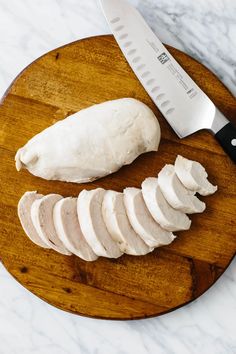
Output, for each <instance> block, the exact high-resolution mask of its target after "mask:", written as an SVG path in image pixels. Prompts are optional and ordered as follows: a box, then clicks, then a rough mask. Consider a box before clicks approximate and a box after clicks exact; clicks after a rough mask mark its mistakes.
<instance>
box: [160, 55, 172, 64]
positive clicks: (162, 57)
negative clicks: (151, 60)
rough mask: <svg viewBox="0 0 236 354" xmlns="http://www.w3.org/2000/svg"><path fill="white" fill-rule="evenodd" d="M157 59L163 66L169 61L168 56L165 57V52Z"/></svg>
mask: <svg viewBox="0 0 236 354" xmlns="http://www.w3.org/2000/svg"><path fill="white" fill-rule="evenodd" d="M157 59H158V60H159V62H160V63H161V64H165V63H166V62H167V61H169V60H170V58H169V57H168V55H167V54H166V53H165V52H163V53H161V54H160V55H159V56H158V57H157Z"/></svg>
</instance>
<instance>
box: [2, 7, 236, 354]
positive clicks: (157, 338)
mask: <svg viewBox="0 0 236 354" xmlns="http://www.w3.org/2000/svg"><path fill="white" fill-rule="evenodd" d="M130 1H131V2H132V3H133V4H134V5H136V6H137V7H138V8H139V9H140V11H141V12H142V13H143V15H144V16H145V18H146V20H147V22H148V23H149V24H150V25H151V27H152V28H153V30H154V31H155V32H156V33H158V36H159V38H160V39H161V40H162V41H163V42H165V43H168V44H171V45H173V46H175V47H177V48H179V49H181V50H183V51H185V52H187V53H189V54H190V55H192V56H193V57H195V58H197V59H198V60H199V61H200V62H202V63H203V64H205V65H206V66H208V67H209V68H210V69H211V70H212V71H213V72H215V73H216V75H217V76H218V77H219V78H220V79H221V80H222V81H223V82H224V84H225V85H226V86H227V87H228V88H229V89H230V90H231V92H232V93H234V94H235V95H236V20H235V19H236V2H235V1H232V0H198V1H195V2H193V1H192V0H158V1H157V0H130ZM104 33H109V29H108V27H107V24H106V21H105V19H104V17H103V15H102V12H101V9H100V6H99V3H98V1H96V0H47V1H46V0H34V1H32V0H0V48H1V49H0V96H2V95H3V93H4V92H5V90H6V89H7V87H8V85H9V84H10V83H11V81H12V80H13V79H14V78H15V76H16V75H17V74H18V73H19V72H20V71H21V70H22V69H23V68H24V67H25V66H26V65H28V64H29V63H30V62H32V61H33V60H34V59H35V58H37V57H38V56H40V55H42V54H43V53H45V52H47V51H49V50H51V49H53V48H55V47H58V46H61V45H64V44H66V43H68V42H71V41H73V40H76V39H79V38H83V37H88V36H91V35H97V34H104ZM235 299H236V259H235V260H234V261H233V262H232V264H231V266H230V267H229V268H228V270H227V271H226V272H225V274H224V275H223V276H222V277H221V278H220V280H218V281H217V283H216V284H215V285H214V286H213V287H212V288H211V289H210V290H209V291H208V292H207V293H205V294H204V295H203V296H202V297H201V298H199V299H198V300H196V301H194V302H193V303H191V304H190V305H187V306H185V307H184V308H181V309H179V310H177V311H175V312H172V313H170V314H167V315H164V316H161V317H159V318H153V319H148V320H141V321H130V322H112V321H101V320H93V319H87V318H83V317H79V316H75V315H71V314H68V313H65V312H63V311H60V310H58V309H55V308H53V307H52V306H50V305H48V304H46V303H44V302H42V301H41V300H39V299H38V298H36V297H35V296H34V295H32V294H31V293H29V292H28V291H27V290H25V289H24V288H23V287H22V286H21V285H19V284H18V283H17V282H16V281H15V280H14V279H13V278H12V277H11V276H10V275H9V274H8V273H7V271H6V270H5V269H4V267H3V266H2V265H1V264H0V354H15V353H17V354H18V353H20V354H31V353H32V352H33V353H35V354H54V353H55V354H64V353H73V354H74V353H77V354H80V353H82V354H87V353H88V354H89V353H94V354H95V353H96V354H106V353H109V354H113V353H114V354H118V353H119V354H133V353H135V354H147V353H148V354H149V353H151V354H152V353H157V354H190V353H191V354H195V353H196V354H199V353H201V354H233V353H236V301H235Z"/></svg>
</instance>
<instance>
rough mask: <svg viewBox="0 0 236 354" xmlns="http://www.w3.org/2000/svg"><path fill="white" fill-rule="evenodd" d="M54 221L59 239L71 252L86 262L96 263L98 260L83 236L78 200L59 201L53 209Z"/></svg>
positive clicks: (64, 199) (66, 199) (65, 199)
mask: <svg viewBox="0 0 236 354" xmlns="http://www.w3.org/2000/svg"><path fill="white" fill-rule="evenodd" d="M53 221H54V226H55V229H56V232H57V235H58V237H59V238H60V240H61V241H62V243H63V244H64V246H65V247H66V248H67V249H68V250H69V251H70V252H72V253H73V254H75V255H76V256H78V257H80V258H82V259H83V260H85V261H95V260H96V259H97V258H98V256H97V255H96V254H95V253H94V252H93V250H92V248H91V247H90V246H89V244H88V243H87V241H86V240H85V238H84V235H83V234H82V231H81V228H80V224H79V219H78V214H77V198H63V199H61V200H59V201H58V202H57V203H56V204H55V206H54V208H53Z"/></svg>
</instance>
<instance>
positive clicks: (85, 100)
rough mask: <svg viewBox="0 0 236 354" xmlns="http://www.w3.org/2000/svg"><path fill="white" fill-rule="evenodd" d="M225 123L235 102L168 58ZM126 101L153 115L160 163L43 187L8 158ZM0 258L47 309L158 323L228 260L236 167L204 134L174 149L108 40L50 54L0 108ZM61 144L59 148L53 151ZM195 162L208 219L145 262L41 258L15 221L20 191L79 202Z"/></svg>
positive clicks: (149, 157) (194, 69) (151, 156)
mask: <svg viewBox="0 0 236 354" xmlns="http://www.w3.org/2000/svg"><path fill="white" fill-rule="evenodd" d="M169 49H170V51H171V53H172V54H173V55H174V56H175V57H176V59H177V60H178V61H179V62H180V64H181V65H182V66H183V67H184V68H185V69H186V70H187V71H188V72H189V74H190V75H191V76H192V77H193V78H194V79H195V80H196V82H197V83H198V84H199V85H200V87H201V88H202V89H203V90H204V91H205V92H206V93H207V94H208V95H209V96H210V98H211V99H212V100H213V101H214V102H215V104H216V105H217V106H218V107H219V108H220V109H221V110H222V112H223V113H225V115H226V116H227V117H228V118H229V119H232V120H234V121H235V117H236V101H235V99H234V98H233V97H232V95H231V94H230V93H229V92H228V91H227V89H226V88H225V87H224V86H223V85H222V84H221V83H220V82H219V80H218V79H217V78H216V77H215V76H214V75H213V74H212V73H211V72H210V71H208V70H207V69H206V68H205V67H203V66H202V65H201V64H199V63H197V62H196V61H195V60H193V59H191V58H190V57H188V56H187V55H185V54H183V53H181V52H179V51H178V50H176V49H173V48H169ZM121 97H134V98H137V99H139V100H141V101H143V102H144V103H146V104H147V105H149V107H150V108H151V109H152V110H153V111H154V112H155V114H156V116H157V117H158V119H159V121H160V125H161V129H162V140H161V145H160V150H159V152H158V153H148V154H145V155H143V156H141V157H140V158H138V159H137V160H136V161H135V162H134V163H133V164H132V165H130V166H126V167H124V168H122V169H121V170H120V171H119V172H117V173H115V174H113V175H111V176H108V177H106V178H103V179H101V180H98V181H96V182H94V183H91V184H88V185H76V184H72V183H63V182H48V181H45V180H43V179H40V178H36V177H34V176H32V175H31V174H29V173H28V172H27V171H22V172H20V173H17V172H16V169H15V166H14V155H15V152H16V151H17V149H18V148H19V147H21V146H23V145H24V144H25V143H26V142H27V141H28V139H30V138H31V137H32V136H34V135H35V134H36V133H39V132H40V131H42V130H43V129H45V128H46V127H48V126H50V125H51V124H53V123H55V122H56V121H58V120H59V119H63V118H65V117H66V116H67V115H69V114H71V113H73V112H76V111H78V110H80V109H82V108H85V107H88V106H90V105H92V104H95V103H100V102H103V101H106V100H111V99H117V98H121ZM0 123H1V128H0V158H1V164H0V176H1V182H0V183H1V196H0V208H1V221H0V227H1V232H0V257H1V259H2V262H3V264H4V265H5V267H6V268H7V269H8V271H9V272H10V273H11V274H12V275H13V276H14V277H15V278H16V279H17V280H18V281H19V282H20V283H21V284H22V285H23V286H25V287H26V288H27V289H29V290H30V291H32V292H33V293H34V294H35V295H37V296H39V297H40V298H42V299H44V300H45V301H47V302H49V303H50V304H52V305H55V306H57V307H59V308H61V309H63V310H67V311H70V312H73V313H76V314H80V315H85V316H92V317H96V318H104V319H137V318H144V317H149V316H155V315H160V314H163V313H165V312H168V311H170V310H173V309H175V308H177V307H179V306H182V305H184V304H186V303H188V302H189V301H192V300H194V299H195V298H197V297H198V296H200V295H201V294H202V293H203V292H204V291H206V290H207V289H208V288H209V287H210V286H211V285H212V284H213V283H214V282H215V281H216V279H217V278H218V277H219V276H220V275H221V274H222V273H223V271H224V270H225V269H226V268H227V266H228V265H229V263H230V261H231V260H232V258H233V256H234V255H235V251H236V237H235V236H236V235H235V231H236V228H235V211H236V189H235V185H236V173H235V172H236V171H235V166H234V165H233V164H232V162H231V161H230V160H229V158H228V157H227V156H226V155H225V153H224V152H223V151H222V149H221V148H220V146H219V145H218V144H217V143H216V141H215V140H214V138H213V137H212V136H211V135H210V134H209V133H208V132H199V133H197V134H195V135H193V136H190V137H188V138H186V139H184V140H180V139H178V137H177V136H176V135H175V134H174V132H173V131H172V130H171V128H170V127H169V126H168V124H167V123H166V121H165V120H164V119H163V117H162V116H161V114H160V113H159V111H158V110H157V108H156V107H155V105H154V104H153V103H152V101H151V99H150V98H149V96H148V95H147V94H146V92H145V91H144V89H143V88H142V86H141V85H140V83H139V81H138V80H137V79H136V77H135V75H134V74H133V72H132V70H131V69H130V67H129V66H128V64H127V62H126V60H125V59H124V57H123V56H122V54H121V52H120V50H119V48H118V46H117V44H116V42H115V41H114V39H113V37H112V36H101V37H94V38H89V39H85V40H82V41H78V42H75V43H72V44H69V45H67V46H65V47H62V48H59V49H57V50H54V51H52V52H50V53H48V54H46V55H45V56H43V57H41V58H40V59H38V60H36V61H35V62H34V63H32V64H31V65H30V66H29V67H28V68H26V69H25V70H24V71H23V72H22V73H21V74H20V75H19V76H18V78H17V79H16V80H15V81H14V83H13V84H12V86H11V87H10V88H9V90H8V92H7V93H6V95H5V98H4V99H3V102H2V105H1V106H0ZM61 143H62V144H63V141H62V142H61ZM177 154H182V155H184V156H185V157H187V158H190V159H194V160H198V161H200V162H201V163H202V164H203V165H204V166H205V167H206V168H207V171H208V172H209V175H210V180H211V181H212V182H213V183H216V184H217V185H218V186H219V191H218V192H217V193H216V194H215V195H213V196H210V197H206V198H204V201H206V203H207V210H206V212H205V213H203V214H202V215H193V216H192V217H191V219H192V221H193V224H192V228H191V230H190V231H186V232H179V233H178V238H177V240H176V241H175V242H174V243H173V244H172V245H170V246H168V247H163V248H160V249H157V250H155V251H154V252H153V253H152V254H149V255H147V256H145V257H131V256H123V257H121V258H120V259H118V260H109V259H103V258H100V259H99V260H98V261H96V262H94V263H86V262H84V261H82V260H80V259H79V258H76V257H74V256H72V257H66V256H62V255H59V254H57V253H55V252H54V251H52V250H44V249H41V248H39V247H37V246H35V245H34V244H33V243H31V242H30V241H29V239H28V238H27V237H26V236H25V234H24V232H23V230H22V228H21V226H20V223H19V221H18V218H17V211H16V207H17V203H18V200H19V198H20V197H21V195H22V194H23V193H24V192H25V191H28V190H29V191H30V190H38V191H39V192H40V193H43V194H47V193H51V192H54V193H60V194H62V195H63V196H70V195H72V196H77V195H78V193H79V192H80V191H81V190H82V189H83V188H87V189H92V188H96V187H104V188H107V189H114V190H117V191H122V189H123V188H124V187H127V186H134V187H139V186H140V184H141V182H142V181H143V179H145V178H146V177H149V176H156V174H157V172H158V171H159V170H160V169H161V168H162V167H163V166H164V165H165V164H166V163H173V162H174V160H175V158H176V155H177Z"/></svg>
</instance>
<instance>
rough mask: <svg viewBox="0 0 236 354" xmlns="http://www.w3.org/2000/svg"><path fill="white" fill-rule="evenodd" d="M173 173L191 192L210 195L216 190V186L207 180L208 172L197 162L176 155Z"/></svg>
mask: <svg viewBox="0 0 236 354" xmlns="http://www.w3.org/2000/svg"><path fill="white" fill-rule="evenodd" d="M175 173H176V174H177V176H178V177H179V179H180V181H181V182H182V183H183V185H184V186H185V187H186V188H188V189H190V190H191V191H193V192H197V193H199V194H201V195H210V194H214V193H215V192H216V191H217V186H213V184H211V183H210V182H209V181H208V179H207V177H208V174H207V172H206V170H205V168H204V167H203V166H202V165H201V164H200V163H199V162H196V161H192V160H188V159H186V158H184V157H183V156H180V155H178V156H177V158H176V161H175Z"/></svg>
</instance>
